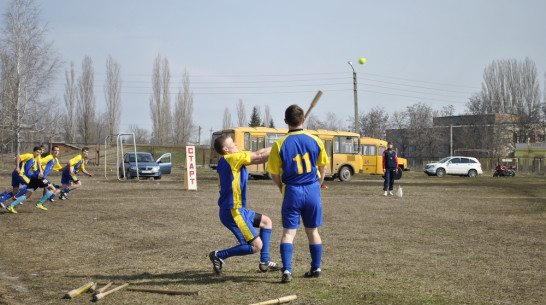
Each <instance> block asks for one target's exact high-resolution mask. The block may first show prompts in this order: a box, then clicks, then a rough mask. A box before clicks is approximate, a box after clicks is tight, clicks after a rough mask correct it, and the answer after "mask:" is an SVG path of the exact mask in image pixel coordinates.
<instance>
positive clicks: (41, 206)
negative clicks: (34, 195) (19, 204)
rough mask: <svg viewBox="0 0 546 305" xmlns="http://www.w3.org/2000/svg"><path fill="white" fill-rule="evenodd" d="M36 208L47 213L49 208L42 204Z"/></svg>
mask: <svg viewBox="0 0 546 305" xmlns="http://www.w3.org/2000/svg"><path fill="white" fill-rule="evenodd" d="M36 207H37V208H38V209H40V210H42V211H47V208H46V207H45V206H43V205H41V204H37V205H36Z"/></svg>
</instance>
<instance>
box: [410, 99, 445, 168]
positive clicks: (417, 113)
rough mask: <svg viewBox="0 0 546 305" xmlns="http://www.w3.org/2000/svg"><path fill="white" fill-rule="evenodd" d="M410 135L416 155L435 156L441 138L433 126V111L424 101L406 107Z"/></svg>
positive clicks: (423, 156) (420, 156) (421, 156)
mask: <svg viewBox="0 0 546 305" xmlns="http://www.w3.org/2000/svg"><path fill="white" fill-rule="evenodd" d="M406 115H407V123H408V136H409V138H410V139H411V142H412V143H411V146H413V149H414V157H418V158H434V157H435V156H434V151H435V148H436V147H437V145H439V144H440V143H439V142H438V140H439V139H436V133H435V132H434V129H433V128H432V126H433V111H432V108H431V107H430V106H428V105H427V104H424V103H417V104H413V105H411V106H408V107H407V108H406Z"/></svg>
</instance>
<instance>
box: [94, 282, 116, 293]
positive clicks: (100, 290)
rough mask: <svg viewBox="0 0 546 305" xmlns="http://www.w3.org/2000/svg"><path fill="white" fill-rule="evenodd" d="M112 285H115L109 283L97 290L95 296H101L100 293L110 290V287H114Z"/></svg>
mask: <svg viewBox="0 0 546 305" xmlns="http://www.w3.org/2000/svg"><path fill="white" fill-rule="evenodd" d="M112 284H114V281H109V282H108V283H107V284H106V285H104V287H102V288H99V289H97V291H96V292H95V294H99V293H103V292H105V291H106V289H108V288H110V286H112Z"/></svg>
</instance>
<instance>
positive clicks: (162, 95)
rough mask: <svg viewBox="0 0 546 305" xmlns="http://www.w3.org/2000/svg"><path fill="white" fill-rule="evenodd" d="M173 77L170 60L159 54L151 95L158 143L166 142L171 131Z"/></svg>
mask: <svg viewBox="0 0 546 305" xmlns="http://www.w3.org/2000/svg"><path fill="white" fill-rule="evenodd" d="M170 79H171V75H170V71H169V61H168V60H167V58H165V59H163V61H162V60H161V55H157V57H156V59H155V62H154V68H153V75H152V88H153V89H152V90H153V95H152V96H151V97H150V111H151V115H152V123H153V125H152V126H153V137H154V141H155V143H157V144H166V143H167V141H168V140H169V137H170V131H171V102H170V97H169V82H170Z"/></svg>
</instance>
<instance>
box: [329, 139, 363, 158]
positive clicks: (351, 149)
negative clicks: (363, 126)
mask: <svg viewBox="0 0 546 305" xmlns="http://www.w3.org/2000/svg"><path fill="white" fill-rule="evenodd" d="M334 143H335V145H334V146H335V147H334V153H340V154H358V146H359V139H358V137H334Z"/></svg>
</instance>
